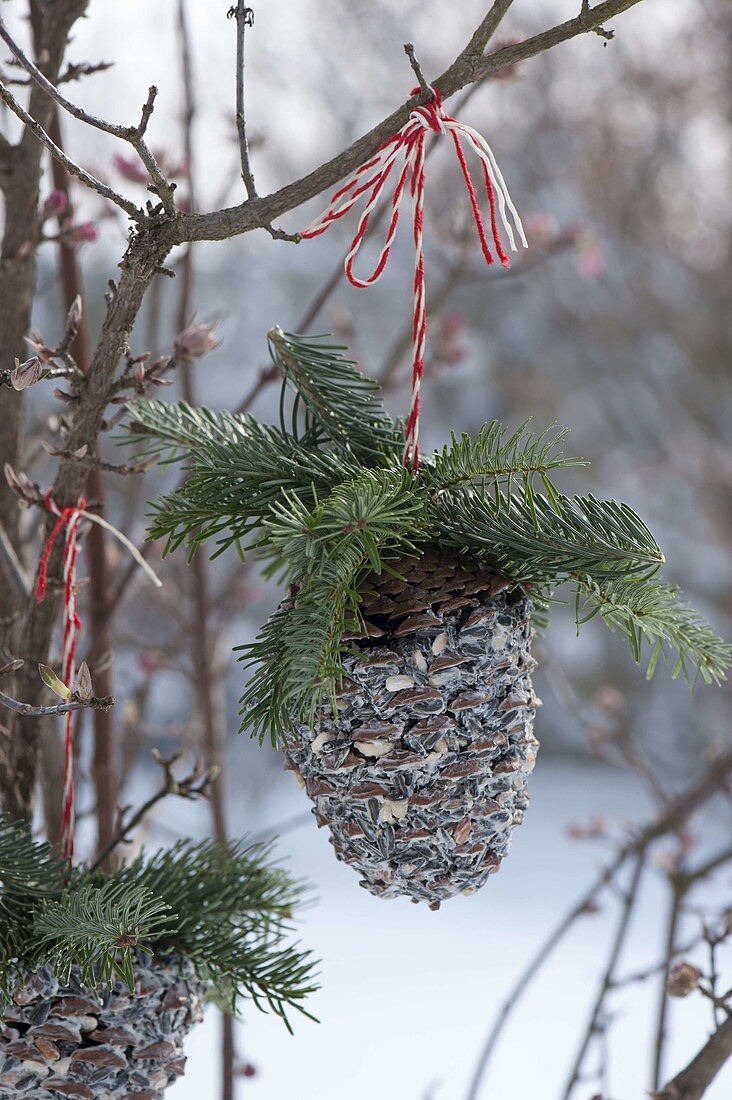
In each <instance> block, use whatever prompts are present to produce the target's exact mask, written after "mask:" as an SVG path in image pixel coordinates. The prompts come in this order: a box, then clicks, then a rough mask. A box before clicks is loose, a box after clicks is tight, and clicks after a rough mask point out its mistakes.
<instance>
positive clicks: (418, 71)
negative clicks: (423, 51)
mask: <svg viewBox="0 0 732 1100" xmlns="http://www.w3.org/2000/svg"><path fill="white" fill-rule="evenodd" d="M404 52H405V54H406V55H407V57H408V58H409V64H410V65H411V66H412V71H413V72H414V75H415V76H416V78H417V83H418V84H419V86H420V88H421V89H422V94H423V95H424V96H431V95H432V89H431V88H430V86H429V84H428V83H427V81H426V80H425V77H424V73H423V72H422V66H421V65H420V63H419V61H418V60H417V55H416V53H415V52H414V46H413V45H412V43H411V42H405V43H404Z"/></svg>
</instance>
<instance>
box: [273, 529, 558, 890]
mask: <svg viewBox="0 0 732 1100" xmlns="http://www.w3.org/2000/svg"><path fill="white" fill-rule="evenodd" d="M394 568H395V571H396V572H398V573H399V574H400V576H399V577H394V576H391V575H382V576H381V577H372V578H371V580H370V582H367V583H366V585H365V586H364V592H363V600H362V606H361V611H362V614H363V618H364V630H363V632H362V633H360V634H359V635H351V636H350V637H348V640H349V641H350V642H351V643H352V647H353V650H352V653H351V654H349V655H348V656H346V658H345V660H344V676H343V682H342V685H341V687H340V689H339V691H338V693H337V710H338V713H337V715H334V714H333V712H332V710H331V708H330V706H323V708H322V709H321V710H320V711H319V712H318V714H317V716H316V721H315V722H314V723H313V725H312V726H305V725H302V724H298V725H297V726H296V727H295V729H294V732H293V733H292V734H291V735H290V737H289V739H288V741H287V746H286V754H287V764H286V766H287V767H288V768H290V769H291V770H293V771H295V773H296V775H297V776H298V777H299V778H300V780H301V781H302V782H303V784H304V786H305V789H306V791H307V793H308V795H309V796H310V798H311V799H312V801H313V803H314V806H313V813H314V814H315V817H316V819H317V821H318V824H319V825H322V826H328V828H329V829H330V833H331V838H330V839H331V843H332V844H333V847H334V849H335V852H336V855H337V856H338V858H339V859H341V860H344V861H345V862H346V863H348V864H349V865H350V866H352V867H353V868H354V869H355V870H356V871H357V872H358V873H359V874H360V876H361V885H362V886H364V887H365V888H366V889H367V890H370V891H371V893H373V894H376V895H378V896H380V897H384V898H393V897H399V896H406V897H410V898H411V899H412V900H413V901H415V902H420V901H424V902H427V903H428V905H429V906H430V907H431V908H433V909H436V908H438V907H439V905H440V903H441V902H442V901H444V900H446V899H447V898H451V897H454V896H456V895H458V894H472V893H474V892H475V890H477V889H479V888H480V887H481V886H482V885H483V884H484V883H485V881H486V879H487V878H488V876H489V875H490V874H492V873H493V872H494V871H496V870H497V869H498V867H499V866H500V863H501V861H502V859H503V857H504V856H505V855H506V853H507V851H508V848H509V844H510V840H511V834H512V832H513V830H514V828H515V827H516V826H517V825H519V824H520V823H521V822H522V821H523V817H524V812H525V810H526V806H527V803H528V794H527V788H526V781H527V778H528V776H529V774H530V773H531V771H532V769H533V767H534V762H535V759H536V752H537V749H538V742H537V740H536V739H535V737H534V735H533V721H534V715H535V710H536V706H537V700H536V697H535V695H534V692H533V688H532V684H531V671H532V669H533V668H534V667H535V664H536V662H535V661H534V659H533V658H532V656H531V637H532V629H531V622H530V612H531V605H530V601H529V600H528V599H527V597H526V595H525V594H524V593H523V591H522V590H521V589H520V588H518V587H517V586H516V585H515V584H513V583H512V582H510V581H508V580H507V579H506V578H504V577H501V576H499V575H498V574H496V572H495V571H494V570H492V569H491V568H490V567H488V566H486V565H485V564H482V563H475V562H469V561H466V560H464V559H462V558H460V557H458V555H457V554H454V553H452V552H450V551H436V550H435V551H433V550H428V551H427V552H426V553H425V554H424V555H423V556H422V557H420V558H411V559H405V560H403V561H401V562H398V563H396V564H395V566H394Z"/></svg>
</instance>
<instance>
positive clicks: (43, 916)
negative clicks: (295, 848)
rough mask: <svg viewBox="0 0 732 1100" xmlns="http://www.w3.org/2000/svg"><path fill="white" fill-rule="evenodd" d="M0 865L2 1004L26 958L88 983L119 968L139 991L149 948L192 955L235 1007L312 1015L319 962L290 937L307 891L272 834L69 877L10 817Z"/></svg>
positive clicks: (212, 988)
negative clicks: (248, 1003)
mask: <svg viewBox="0 0 732 1100" xmlns="http://www.w3.org/2000/svg"><path fill="white" fill-rule="evenodd" d="M13 851H16V852H17V856H18V858H17V860H16V861H15V865H14V866H12V867H11V866H10V864H11V862H12V852H13ZM0 868H2V871H3V877H2V878H0V1002H2V1001H3V1000H7V999H8V998H9V997H10V996H11V994H12V989H13V986H14V983H15V982H16V981H17V980H18V978H19V976H20V972H21V970H22V969H23V968H24V967H25V968H31V969H32V968H33V967H36V966H39V965H41V964H43V963H46V964H50V965H52V966H53V967H54V968H55V970H56V972H57V975H58V977H59V980H60V981H61V982H62V984H63V983H64V982H67V981H68V978H69V975H70V973H71V969H72V967H74V966H77V967H79V968H80V976H81V979H82V981H83V982H84V983H86V984H87V985H89V986H92V987H96V986H99V985H103V984H108V983H111V982H112V981H113V980H114V979H115V978H117V977H119V978H121V979H122V980H123V981H124V982H126V983H127V985H128V986H129V987H130V989H132V988H134V964H135V955H136V953H138V952H140V951H143V952H146V953H153V952H154V953H159V954H162V955H169V954H179V955H181V956H183V957H185V958H187V959H189V960H190V961H191V962H192V964H193V966H194V967H195V969H196V971H197V973H198V975H199V977H200V978H201V979H202V980H204V981H205V982H206V984H207V987H208V991H209V995H210V997H211V998H212V999H214V1000H216V1001H217V1002H218V1003H220V1004H222V1005H225V1006H226V1008H227V1009H228V1010H229V1011H236V1010H237V1008H238V1007H239V1006H240V1005H241V1003H242V1002H243V1000H244V999H246V998H249V999H251V1000H253V1001H254V1003H255V1004H256V1005H257V1006H258V1007H259V1008H270V1009H271V1010H272V1011H273V1012H275V1013H276V1014H277V1015H278V1016H280V1017H281V1018H282V1019H283V1020H284V1021H285V1023H286V1024H287V1027H288V1028H289V1027H290V1024H289V1021H288V1018H287V1012H288V1010H289V1009H296V1010H297V1011H299V1012H302V1013H304V1014H305V1015H308V1013H307V1011H306V1009H305V1004H304V1002H305V1000H306V998H307V997H308V996H309V995H310V993H312V992H313V991H314V990H315V989H316V988H317V985H316V981H315V977H314V961H313V959H312V957H311V955H310V953H309V952H307V951H303V950H302V949H301V948H300V947H299V946H298V945H297V944H296V943H293V942H292V941H291V925H292V920H293V916H294V914H295V912H296V911H297V910H298V909H299V908H300V907H301V906H302V904H303V902H304V901H305V900H306V897H307V891H306V888H305V886H304V884H303V883H301V882H299V881H297V880H294V879H293V878H292V877H291V876H290V875H289V874H288V873H287V872H286V871H285V870H284V868H283V867H281V866H280V865H279V864H278V863H277V862H276V861H275V860H274V859H273V858H272V846H271V845H269V844H266V845H263V844H254V845H250V846H247V845H246V844H245V843H244V842H242V841H239V842H231V843H230V844H228V845H226V846H223V845H220V844H218V843H216V842H214V841H203V842H201V843H195V842H193V841H188V840H185V841H180V842H179V843H178V844H176V845H174V846H173V847H172V848H170V849H167V850H163V851H160V852H157V853H155V854H154V855H151V856H149V855H146V854H145V853H143V854H142V855H140V856H139V857H138V858H137V859H136V860H135V861H134V862H133V863H131V864H130V865H129V866H126V867H122V868H120V869H118V870H116V871H113V872H111V873H110V874H108V875H103V874H101V873H100V872H91V871H88V870H86V869H85V868H84V867H78V868H75V869H74V871H73V872H72V874H71V875H70V877H69V875H68V873H67V869H66V865H65V864H62V863H61V862H60V861H58V860H56V859H55V858H54V857H53V855H52V853H51V850H50V848H49V847H48V845H46V844H39V843H37V842H35V841H33V840H32V838H31V836H30V832H29V830H28V829H27V827H26V826H24V825H18V824H14V823H12V822H10V821H8V820H7V819H5V818H2V817H0ZM67 879H68V881H67Z"/></svg>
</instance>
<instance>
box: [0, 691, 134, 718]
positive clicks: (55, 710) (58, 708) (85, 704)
mask: <svg viewBox="0 0 732 1100" xmlns="http://www.w3.org/2000/svg"><path fill="white" fill-rule="evenodd" d="M0 706H4V707H7V709H8V710H12V711H13V712H14V713H15V714H22V715H23V716H24V717H26V718H43V717H45V716H46V715H49V714H69V713H70V712H71V711H75V710H109V708H110V707H111V706H114V697H113V696H112V695H105V696H104V698H101V699H99V698H97V697H96V696H92V697H91V698H89V699H72V700H71V701H70V702H68V703H55V704H54V705H53V706H50V707H35V706H33V705H32V704H31V703H21V702H20V701H19V700H18V699H13V698H11V696H10V695H6V694H5V692H4V691H0Z"/></svg>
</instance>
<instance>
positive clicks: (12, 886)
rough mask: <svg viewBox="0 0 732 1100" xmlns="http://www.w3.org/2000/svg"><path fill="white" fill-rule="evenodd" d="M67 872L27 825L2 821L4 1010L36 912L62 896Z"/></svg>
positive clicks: (0, 992) (0, 977)
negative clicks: (47, 901)
mask: <svg viewBox="0 0 732 1100" xmlns="http://www.w3.org/2000/svg"><path fill="white" fill-rule="evenodd" d="M63 870H64V864H63V863H62V862H61V860H59V859H58V858H56V857H55V856H54V854H53V852H52V850H51V847H50V845H48V844H47V843H45V842H41V841H36V840H34V839H33V837H32V835H31V832H30V829H29V828H28V826H27V825H26V824H25V823H22V822H14V821H11V820H9V819H8V818H5V817H0V1006H1V1005H2V1003H3V1002H5V1001H7V1000H8V999H9V997H10V993H11V988H12V985H13V981H14V975H15V972H16V966H17V961H18V959H19V957H20V956H21V955H22V953H23V948H24V946H25V943H26V940H27V936H28V926H29V920H31V919H32V913H33V910H34V908H35V907H36V906H37V905H38V904H39V902H40V900H41V899H43V898H53V897H57V896H58V894H59V893H60V892H61V889H62V884H63V877H62V876H63Z"/></svg>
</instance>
